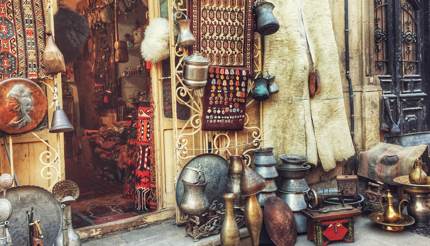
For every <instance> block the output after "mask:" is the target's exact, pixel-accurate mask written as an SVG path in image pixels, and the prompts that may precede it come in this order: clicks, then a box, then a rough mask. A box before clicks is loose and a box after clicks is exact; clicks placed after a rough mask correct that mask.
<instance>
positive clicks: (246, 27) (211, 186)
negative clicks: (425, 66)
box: [0, 0, 429, 245]
mask: <svg viewBox="0 0 430 246" xmlns="http://www.w3.org/2000/svg"><path fill="white" fill-rule="evenodd" d="M388 2H390V3H392V4H395V3H396V4H398V3H400V2H401V3H403V4H404V6H406V7H405V8H404V11H403V12H402V13H403V14H404V15H405V16H407V14H410V13H415V12H413V11H412V10H415V11H416V13H417V14H416V15H417V16H418V15H419V14H423V10H428V6H427V5H425V6H424V5H422V4H421V3H419V2H420V1H412V0H411V1H408V0H399V1H398V0H392V1H388ZM349 4H350V5H351V6H349ZM384 6H385V5H384ZM390 6H391V5H390ZM408 6H409V7H408ZM421 7H422V9H420V8H421ZM372 8H373V9H374V10H375V11H374V13H373V11H370V10H371V9H372ZM394 9H395V8H394ZM391 10H393V9H391ZM389 11H390V10H384V11H382V12H381V5H380V4H379V1H373V0H368V1H367V0H366V1H363V2H360V3H359V2H358V1H357V2H353V3H352V2H351V3H349V1H342V4H339V1H336V0H323V1H321V0H306V1H300V0H292V1H283V0H271V1H264V0H202V1H182V0H81V1H74V0H64V1H60V0H58V1H55V0H32V1H20V0H0V42H1V47H0V49H1V50H0V58H1V59H0V61H1V64H2V67H0V80H1V82H0V104H1V105H3V106H1V107H0V110H1V112H2V113H1V114H0V131H1V134H2V135H1V136H2V138H1V142H0V145H1V151H0V153H1V154H0V157H1V160H0V161H1V163H0V164H1V172H2V174H3V175H1V176H0V186H1V187H2V189H3V190H7V192H6V193H5V194H6V195H5V196H6V198H7V199H3V198H0V202H3V203H7V204H10V205H11V206H10V207H12V208H13V209H12V211H9V212H10V213H9V216H5V218H1V219H2V220H1V221H0V230H3V229H4V228H6V229H8V230H9V231H10V235H11V240H12V241H13V242H14V244H15V243H16V245H25V243H26V242H28V241H31V240H33V242H37V240H43V241H44V242H45V243H46V244H48V245H52V244H53V242H54V241H55V242H56V245H63V243H64V240H66V241H67V240H69V241H70V242H71V241H75V242H78V241H79V238H80V239H88V238H92V237H98V236H101V235H104V234H107V233H111V232H114V231H119V230H125V229H128V230H130V229H133V228H137V227H142V226H145V225H147V224H149V223H152V222H156V221H161V220H165V219H169V218H174V217H176V222H177V224H178V225H183V226H184V227H183V228H184V235H185V234H186V235H187V236H190V237H191V238H193V239H195V240H198V239H201V238H204V237H208V236H211V235H214V234H218V233H221V235H222V236H221V240H222V241H223V243H224V244H225V245H234V244H235V243H237V240H239V236H238V229H239V228H242V227H245V226H246V227H247V228H248V232H249V235H250V238H251V239H252V241H253V245H258V242H260V240H263V241H264V240H269V237H270V239H271V240H272V241H273V242H275V241H276V242H278V243H279V245H284V244H282V242H281V241H282V240H287V242H286V244H285V245H292V244H294V242H295V239H296V236H297V234H303V233H306V232H307V233H308V235H310V236H309V239H310V240H314V241H315V243H317V244H320V243H323V242H324V243H325V242H326V241H329V240H331V238H334V239H336V238H338V241H340V240H344V241H348V242H350V241H353V240H354V237H353V236H354V230H353V219H352V218H353V217H354V216H357V215H359V214H360V213H361V209H360V208H361V206H363V204H362V202H363V199H364V196H363V195H365V194H366V195H367V194H373V197H372V196H370V200H372V198H375V197H376V198H375V199H376V200H378V199H379V198H378V197H380V196H381V189H379V188H378V189H379V190H377V192H373V193H372V191H371V190H366V192H364V191H363V190H362V189H360V190H359V189H358V177H357V175H356V174H359V175H361V176H363V177H364V178H365V179H368V178H370V179H373V180H377V181H379V182H386V184H387V185H388V186H389V187H391V186H390V185H393V182H391V181H392V180H389V181H387V180H386V178H387V177H388V176H389V175H391V176H393V178H394V176H400V175H406V174H407V173H408V172H409V169H410V168H411V167H412V166H413V165H414V163H417V164H416V165H415V166H416V169H418V168H419V166H420V165H419V163H420V162H419V161H416V160H417V159H419V158H420V156H421V155H423V153H425V151H426V148H427V147H426V146H425V145H419V146H418V147H416V146H415V147H411V149H408V151H404V150H403V149H402V148H401V147H392V146H389V147H387V146H386V145H384V143H381V144H382V145H378V143H380V142H381V141H384V140H383V136H384V134H385V137H387V138H388V137H390V136H391V135H390V134H391V133H386V132H383V131H382V130H383V129H382V128H381V127H382V125H383V124H382V123H383V121H384V120H387V119H389V122H388V124H389V126H391V129H392V128H395V126H397V125H398V124H400V123H402V124H403V123H404V122H405V121H403V120H400V116H401V115H394V117H398V118H399V120H398V122H399V123H398V124H396V122H395V121H394V120H393V115H392V114H391V113H392V112H394V111H393V110H392V108H393V107H396V105H393V103H394V101H393V100H394V98H398V97H394V95H391V94H390V93H388V92H387V88H388V87H387V83H388V82H387V81H388V80H387V78H388V77H390V76H392V77H390V78H394V77H395V76H394V75H390V76H389V75H388V73H389V72H393V71H400V70H393V71H392V70H390V69H388V68H387V69H386V70H383V71H382V70H377V69H380V68H381V67H380V66H376V65H375V64H381V61H382V60H383V61H385V60H386V59H385V58H384V54H385V53H384V54H382V53H383V52H382V50H384V51H385V50H386V49H387V48H383V47H385V46H383V44H381V42H378V40H379V39H377V40H374V39H373V37H374V34H375V33H376V32H377V31H378V30H380V28H381V27H380V26H381V25H382V26H384V25H386V26H389V25H388V24H386V21H385V19H384V18H388V17H387V16H388V15H387V13H390V12H389ZM420 11H421V12H420ZM424 12H425V11H424ZM369 13H373V14H369ZM381 15H382V17H381ZM337 16H344V17H345V18H344V19H342V21H341V20H340V19H339V18H337ZM411 16H412V15H409V17H410V19H414V18H412V17H411ZM390 18H391V17H390ZM390 18H388V19H387V20H389V19H390ZM405 18H406V17H405ZM373 19H375V21H374V22H373ZM381 19H384V21H381ZM369 20H371V21H369ZM407 23H411V21H409V22H408V21H405V25H406V24H407ZM423 23H424V24H425V23H426V22H425V21H423ZM349 25H350V26H349ZM412 26H413V27H414V28H418V24H417V25H415V26H414V25H412ZM387 28H388V27H387ZM408 28H409V29H408ZM414 28H412V27H407V26H405V30H406V29H407V30H409V31H410V32H412V31H411V30H415V29H414ZM374 29H375V30H374ZM387 30H388V29H387ZM389 30H391V29H389ZM405 33H406V32H405ZM422 33H424V32H422ZM420 34H421V33H420ZM411 35H412V34H411ZM412 36H413V35H412ZM381 40H382V39H381ZM381 40H379V41H381ZM388 40H389V39H388ZM385 41H387V40H385ZM387 42H388V41H387ZM390 42H391V41H390ZM393 42H394V41H393ZM382 43H383V42H382ZM381 45H382V46H381ZM387 45H388V44H387ZM399 45H400V44H399ZM381 47H382V48H381ZM387 47H388V46H387ZM404 47H405V50H409V53H408V52H406V51H405V54H404V55H405V59H406V58H408V57H409V58H410V59H411V61H409V63H410V64H415V63H414V60H413V57H412V58H411V57H410V56H407V55H408V54H409V55H410V54H411V52H412V51H414V52H418V51H417V50H418V49H416V48H414V47H417V46H414V42H413V41H411V42H409V43H405V44H404ZM408 47H409V48H408ZM373 49H375V51H373ZM362 50H364V51H362ZM424 50H425V49H424ZM376 51H381V52H382V53H381V52H380V53H378V52H376ZM425 52H428V50H425ZM412 53H413V52H412ZM385 55H386V56H387V57H388V56H389V54H385ZM390 57H391V56H390ZM416 57H418V56H416ZM409 58H408V59H409ZM409 63H408V64H409ZM384 64H385V63H384ZM393 64H397V63H395V62H394V61H393ZM405 64H406V63H405ZM417 64H418V65H419V66H421V65H420V63H419V62H417ZM397 65H398V64H397ZM397 65H396V66H397ZM418 65H417V66H418ZM387 66H388V65H387ZM405 71H406V70H405ZM417 71H421V70H419V69H418V68H417V70H413V71H411V74H407V76H405V78H407V79H409V80H408V81H409V82H411V83H412V82H413V83H415V82H417V84H419V83H418V81H420V80H417V78H418V77H416V76H415V73H417ZM381 73H387V74H382V75H381ZM414 76H415V77H414ZM397 77H399V76H397ZM397 77H396V78H397ZM398 79H399V81H404V80H401V79H400V77H399V78H398ZM392 82H393V83H394V82H395V81H394V79H393V81H392ZM384 83H385V84H384ZM381 85H382V86H385V87H383V88H381ZM390 88H391V87H390ZM415 92H417V93H418V91H417V90H416V91H415ZM383 93H384V95H385V96H386V97H387V98H388V99H387V102H388V103H387V105H385V108H383V109H381V110H382V111H381V110H380V109H379V107H380V105H381V101H380V99H381V94H383ZM418 94H419V93H418ZM418 94H416V95H418ZM402 95H403V94H402ZM416 95H415V94H414V95H413V96H411V97H409V99H410V98H414V96H416ZM420 95H421V96H422V97H424V95H426V94H425V93H424V94H423V93H421V94H419V95H418V96H420ZM396 100H397V99H396ZM423 100H424V99H423ZM383 103H384V104H385V101H383ZM390 103H391V104H390ZM397 107H400V106H399V105H397ZM411 107H412V106H411ZM387 108H388V110H387ZM403 108H405V107H403ZM412 108H413V109H415V111H413V112H415V113H416V117H415V118H417V119H418V120H417V121H416V122H419V124H418V123H417V124H416V126H417V127H415V128H413V127H412V125H413V124H412V123H411V124H403V125H401V126H400V127H401V131H403V132H402V134H403V133H411V129H412V128H413V129H415V131H423V130H424V129H425V126H426V125H427V123H425V121H426V119H425V117H424V119H423V115H422V114H423V113H422V112H424V111H425V110H424V111H419V112H418V111H417V110H416V109H417V107H412ZM424 108H425V107H424ZM384 110H385V111H384ZM381 112H382V113H381ZM386 112H389V113H387V115H385V114H386ZM399 112H400V111H399ZM408 112H410V110H409V111H408ZM402 116H404V115H403V114H402ZM409 116H410V117H409V118H410V119H412V118H413V117H412V116H411V114H409ZM405 117H406V116H405ZM409 118H408V119H409ZM414 122H415V121H414ZM409 126H411V127H412V128H408V127H409ZM385 128H387V127H385ZM388 128H389V127H388ZM408 129H409V130H408ZM413 129H412V130H413ZM385 130H386V129H385ZM415 145H417V144H415ZM374 146H379V147H378V148H377V149H376V150H375V149H373V152H372V151H369V152H362V155H361V157H360V158H358V156H359V154H358V152H359V151H361V150H368V149H371V148H372V147H374ZM381 146H382V147H381ZM387 149H388V150H387ZM386 151H388V152H390V153H391V152H394V154H393V155H392V156H394V155H395V154H398V155H399V156H398V158H397V159H396V158H394V157H392V156H391V155H390V156H391V157H392V158H391V159H390V158H388V157H387V158H388V159H387V162H389V161H391V162H393V163H394V164H395V165H399V166H402V168H400V167H399V168H396V169H395V170H391V169H390V170H389V171H386V170H388V169H383V170H385V171H386V172H385V171H384V172H382V174H381V173H379V172H377V171H378V170H379V169H380V168H381V167H380V164H381V163H380V162H383V161H380V162H379V161H376V163H374V162H375V161H372V160H380V159H378V158H379V157H380V156H379V154H380V153H381V152H383V153H386ZM375 156H377V157H378V158H376V157H375ZM359 159H360V161H361V163H359ZM382 159H383V160H385V159H384V158H382ZM415 161H416V162H415ZM424 161H426V159H424ZM391 162H390V163H391ZM382 164H384V163H382ZM382 164H381V165H382ZM405 166H406V168H405ZM396 167H398V166H396ZM378 168H379V169H378ZM424 169H426V167H424ZM391 171H392V172H391ZM8 173H10V174H11V175H7V174H8ZM372 175H373V176H372ZM375 176H376V177H375ZM391 176H390V177H391ZM305 178H306V179H305ZM399 182H400V183H401V184H403V185H406V184H404V182H403V181H402V180H400V181H398V182H397V183H399ZM402 182H403V183H402ZM12 186H13V187H12ZM310 186H312V188H313V189H310ZM424 186H426V185H424ZM321 187H325V188H330V189H328V190H326V189H320V188H321ZM391 188H392V187H391ZM422 189H423V190H424V191H425V192H428V190H429V188H428V187H427V186H426V187H424V188H422ZM326 191H328V193H327V192H326ZM367 191H369V192H367ZM420 191H422V190H420ZM375 194H376V195H375ZM390 196H392V194H391V193H390V192H387V197H390ZM413 197H414V196H413V195H412V198H413ZM366 198H368V197H366ZM326 199H327V201H328V203H324V202H325V201H326ZM344 199H345V201H348V202H349V203H348V204H346V205H347V209H346V208H345V204H344ZM5 200H7V201H5ZM378 201H379V200H378ZM378 201H375V204H377V205H378V204H379V203H378ZM330 202H331V203H330ZM333 204H334V206H329V205H333ZM357 204H358V205H357ZM414 204H418V202H417V201H415V202H414ZM287 205H288V206H287ZM336 206H337V207H336ZM339 206H342V207H339ZM357 207H358V208H357ZM336 209H339V210H336ZM335 210H336V211H337V212H338V211H341V212H339V214H340V215H339V214H337V215H339V217H336V220H333V219H332V218H333V217H330V216H328V217H329V218H331V219H327V217H325V216H324V215H323V214H324V213H329V214H330V213H333V212H336V211H335ZM52 211H56V213H53V212H52ZM306 211H307V212H306ZM277 213H279V214H278V215H279V216H278V215H277ZM424 217H425V216H423V217H420V216H415V219H416V220H421V219H422V220H423V221H424V222H426V223H427V222H428V219H426V218H424ZM280 218H282V221H281V220H279V219H280ZM306 218H308V220H306ZM378 218H380V216H379V217H377V216H376V217H374V219H373V220H374V221H375V222H376V223H379V224H383V223H385V222H387V221H378ZM410 218H412V217H410V216H409V217H407V219H410ZM263 219H264V221H265V223H264V224H263ZM318 219H319V220H318ZM326 219H327V221H326ZM412 219H413V218H412ZM5 221H8V223H5ZM306 221H308V222H309V221H310V223H307V222H306ZM324 221H325V222H324ZM339 221H340V222H339ZM411 221H412V220H409V222H408V223H409V224H410V223H412V222H411ZM320 222H321V224H320ZM323 222H324V223H323ZM403 222H404V221H403ZM403 222H402V223H403ZM420 222H422V221H420ZM312 223H314V224H312ZM333 223H335V224H336V223H337V224H336V225H338V226H339V227H342V228H343V229H342V231H343V232H345V230H347V232H348V233H345V234H343V236H339V235H338V234H336V235H335V236H333V237H329V236H325V237H323V235H322V234H321V233H320V232H321V228H323V229H324V231H330V228H332V227H333V226H332V225H331V224H333ZM339 223H341V224H340V225H339ZM399 223H400V222H399ZM335 224H333V225H335ZM409 224H408V225H409ZM5 225H8V226H5ZM22 225H25V226H24V227H25V228H26V229H25V230H24V232H23V231H22V230H21V228H23V226H22ZM396 226H397V227H395V228H396V229H398V228H399V227H401V226H403V227H405V226H407V225H406V224H396ZM403 227H402V228H403ZM73 228H74V229H73ZM275 228H277V229H275ZM318 228H319V229H318ZM345 228H346V229H345ZM317 229H318V231H317V232H316V233H313V232H315V230H317ZM344 229H345V230H344ZM385 229H386V228H385ZM28 232H30V233H28ZM65 232H67V233H65ZM260 232H261V233H262V237H261V239H260ZM267 233H268V234H269V235H267ZM318 233H319V234H318ZM330 233H331V232H329V234H330ZM336 233H337V232H336ZM42 234H43V237H42ZM78 235H79V236H78ZM280 235H282V236H280ZM284 235H288V236H287V237H285V236H284ZM313 236H315V238H314V237H313ZM334 239H333V240H334ZM35 240H36V241H35ZM229 240H232V241H229ZM277 240H281V241H277ZM263 241H261V242H262V244H264V243H263ZM269 241H270V240H269ZM21 242H22V244H21ZM266 243H267V242H266ZM269 245H270V243H269Z"/></svg>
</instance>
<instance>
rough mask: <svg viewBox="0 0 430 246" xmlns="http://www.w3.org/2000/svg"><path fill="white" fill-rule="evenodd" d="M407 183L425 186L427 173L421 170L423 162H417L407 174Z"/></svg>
mask: <svg viewBox="0 0 430 246" xmlns="http://www.w3.org/2000/svg"><path fill="white" fill-rule="evenodd" d="M409 182H410V183H411V184H420V185H423V184H427V173H426V172H425V171H424V170H423V161H422V160H417V161H415V163H414V167H413V168H412V170H411V172H410V173H409Z"/></svg>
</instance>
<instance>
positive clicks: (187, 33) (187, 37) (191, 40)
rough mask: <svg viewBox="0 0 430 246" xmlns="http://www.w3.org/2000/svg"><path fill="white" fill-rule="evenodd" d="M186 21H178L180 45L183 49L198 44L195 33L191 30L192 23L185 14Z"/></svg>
mask: <svg viewBox="0 0 430 246" xmlns="http://www.w3.org/2000/svg"><path fill="white" fill-rule="evenodd" d="M184 16H185V19H182V20H177V23H178V29H179V33H178V41H177V42H178V45H179V46H182V47H189V46H193V45H194V44H195V43H196V38H195V37H194V35H193V33H192V32H191V29H190V24H191V21H190V19H188V17H187V16H186V15H185V14H184Z"/></svg>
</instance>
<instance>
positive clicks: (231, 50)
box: [189, 0, 254, 72]
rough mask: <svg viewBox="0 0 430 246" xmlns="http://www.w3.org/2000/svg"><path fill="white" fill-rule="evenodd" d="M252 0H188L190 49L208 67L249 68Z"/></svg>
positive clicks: (251, 51) (250, 62)
mask: <svg viewBox="0 0 430 246" xmlns="http://www.w3.org/2000/svg"><path fill="white" fill-rule="evenodd" d="M253 4H254V0H235V1H230V0H222V1H209V0H206V1H190V4H189V6H190V9H189V12H190V16H191V19H192V26H191V29H192V32H193V34H194V36H195V37H196V39H197V42H196V44H195V45H194V46H193V52H199V53H200V54H202V55H203V56H205V57H207V58H208V59H209V62H210V65H212V66H224V67H234V68H239V69H246V70H248V71H251V72H252V71H253V70H254V69H253V57H254V55H253V49H254V47H253V42H254V26H253V25H254V20H253V13H252V6H253Z"/></svg>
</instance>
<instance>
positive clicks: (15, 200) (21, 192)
mask: <svg viewBox="0 0 430 246" xmlns="http://www.w3.org/2000/svg"><path fill="white" fill-rule="evenodd" d="M6 198H7V199H8V200H9V201H10V203H11V204H12V215H11V216H10V218H9V232H10V235H11V236H12V242H13V245H27V243H28V242H29V238H28V237H29V234H28V230H29V228H28V220H27V212H29V211H31V209H33V215H34V217H33V218H34V220H40V225H41V230H42V234H43V242H44V245H53V244H54V242H55V239H56V238H57V235H58V233H59V231H60V227H61V223H62V212H61V207H60V204H59V203H58V202H57V200H55V198H54V196H53V195H52V194H51V193H50V192H49V191H47V190H45V189H43V188H41V187H37V186H25V185H24V186H19V187H14V188H11V189H8V190H7V193H6Z"/></svg>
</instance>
